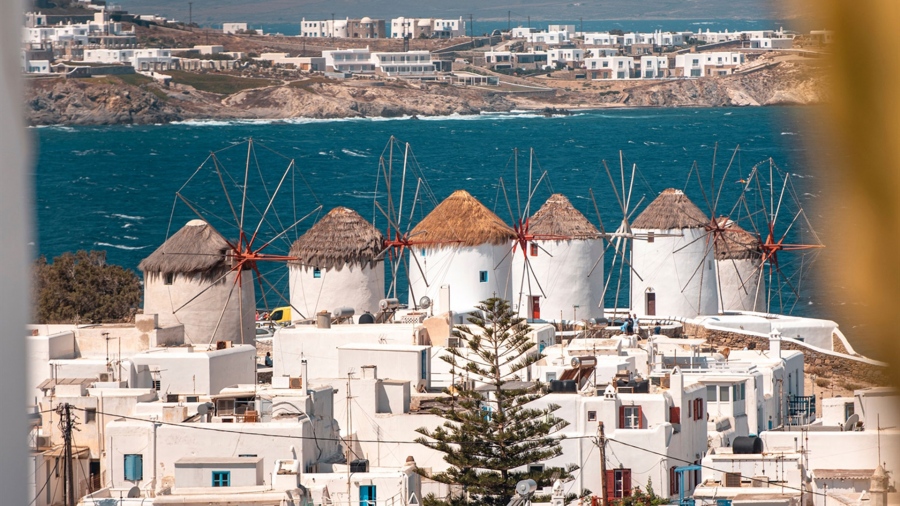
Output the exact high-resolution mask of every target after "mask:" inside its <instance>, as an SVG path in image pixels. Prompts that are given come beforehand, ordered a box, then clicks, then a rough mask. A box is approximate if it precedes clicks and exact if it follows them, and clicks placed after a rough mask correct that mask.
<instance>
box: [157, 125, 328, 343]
mask: <svg viewBox="0 0 900 506" xmlns="http://www.w3.org/2000/svg"><path fill="white" fill-rule="evenodd" d="M259 148H262V149H261V150H260V149H259ZM260 151H261V152H260ZM282 164H284V165H282ZM229 166H232V167H236V169H235V170H232V171H229V168H228V167H229ZM279 166H282V167H283V168H280V167H279ZM297 178H299V179H301V180H303V181H305V178H304V176H303V175H302V172H301V171H300V170H299V169H298V168H297V166H296V164H295V162H294V160H293V159H290V158H288V157H285V156H283V155H280V154H278V153H277V152H275V151H274V150H271V149H270V148H268V147H266V146H264V145H261V144H259V143H258V142H256V141H254V140H253V139H248V140H247V141H246V142H243V143H235V144H232V145H230V146H228V147H226V148H223V149H220V150H218V151H215V152H212V153H210V155H209V156H208V157H207V159H206V160H205V161H204V162H203V163H201V164H200V166H199V167H198V168H197V169H196V170H195V171H194V172H193V173H192V174H191V176H190V177H189V178H188V179H187V181H186V182H185V183H184V184H183V185H182V186H181V187H180V188H179V190H178V191H177V192H176V194H175V197H174V203H173V206H172V213H171V216H170V220H169V225H168V231H167V234H166V235H167V238H166V241H165V242H164V243H163V245H162V246H160V248H159V249H157V250H156V251H155V252H154V253H152V254H151V255H150V256H149V257H147V258H146V259H144V261H143V262H142V263H141V265H142V270H144V272H145V273H146V274H147V275H148V276H149V278H150V279H149V281H148V283H150V284H155V283H157V282H158V281H157V280H156V278H157V277H159V276H160V275H163V274H164V276H163V277H164V278H165V280H164V281H165V285H172V286H171V287H168V289H167V290H166V291H165V293H167V295H165V296H163V295H160V293H162V292H160V293H157V292H156V291H153V290H148V291H147V297H145V306H146V305H149V306H150V308H146V307H145V309H149V310H154V312H157V313H159V314H162V319H164V320H166V321H167V322H170V323H179V322H182V321H183V323H184V328H185V333H186V336H187V340H188V342H193V343H194V344H201V343H203V342H205V343H207V344H211V343H212V342H213V341H214V340H217V339H223V338H227V339H235V340H240V342H242V343H246V342H248V341H249V342H251V343H252V340H251V339H252V338H251V336H248V335H246V332H247V330H249V328H250V327H252V320H253V318H252V316H249V315H252V314H253V313H254V312H255V307H256V306H257V301H256V297H255V295H254V292H255V291H254V286H255V284H256V283H258V284H259V288H260V294H261V296H262V298H263V304H264V305H266V306H268V301H267V300H266V292H267V289H266V287H265V285H266V283H267V282H268V281H267V280H266V279H265V275H264V274H263V272H262V271H261V270H260V269H259V264H261V263H263V262H268V263H272V264H273V265H284V264H285V263H286V262H288V261H290V260H293V257H291V256H290V255H289V254H288V249H289V248H290V244H291V242H290V240H291V237H290V235H292V234H296V232H297V227H298V226H300V225H301V224H302V223H303V222H304V221H305V220H307V219H309V218H310V217H311V216H313V215H314V214H316V213H317V212H318V211H319V210H321V205H318V206H315V205H314V204H311V209H302V210H300V209H298V208H297V207H296V206H295V205H294V204H295V203H296V202H297V198H296V186H295V183H296V180H297ZM306 188H308V185H306ZM304 193H305V191H304ZM304 196H305V197H306V198H305V199H301V201H303V202H311V203H316V204H317V203H318V198H317V197H316V196H315V195H314V194H313V193H312V192H311V190H310V192H309V194H305V195H304ZM305 206H306V204H304V207H305ZM298 211H300V212H298ZM184 214H187V215H188V216H189V217H192V218H194V220H192V221H191V222H189V223H188V226H186V227H183V228H182V229H180V230H178V231H177V232H175V233H174V234H170V232H171V231H172V230H173V226H174V225H175V224H176V223H177V222H178V221H180V220H182V219H184ZM301 215H302V217H300V216H301ZM210 247H214V248H215V250H216V251H215V252H214V253H212V252H210V251H205V249H209V248H210ZM179 258H180V260H179ZM204 258H206V260H203V259H204ZM154 273H155V274H154ZM245 276H246V277H247V278H248V279H244V277H245ZM268 283H269V284H270V285H272V286H273V287H274V285H273V284H272V283H270V282H268ZM236 288H237V290H235V289H236ZM275 288H276V290H277V287H275ZM236 292H237V294H238V295H236ZM163 297H167V298H168V301H163V300H162V298H163ZM235 297H237V300H234V298H235ZM245 298H246V299H249V300H246V301H245V300H244V299H245ZM148 299H149V300H148ZM156 299H159V300H156ZM211 305H217V307H211ZM213 313H218V315H219V316H218V317H217V318H216V319H215V321H214V322H213V321H212V320H210V319H209V318H208V317H204V316H202V315H203V314H213ZM235 313H236V314H235ZM227 315H230V316H227ZM226 316H227V317H226ZM170 320H171V321H170ZM235 322H237V323H235ZM234 325H237V329H234V328H232V327H233V326H234ZM245 327H247V328H245ZM232 333H233V334H232ZM232 335H233V336H234V337H232Z"/></svg>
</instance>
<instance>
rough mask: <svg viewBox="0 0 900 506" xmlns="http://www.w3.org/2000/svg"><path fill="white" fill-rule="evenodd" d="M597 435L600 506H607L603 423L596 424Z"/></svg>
mask: <svg viewBox="0 0 900 506" xmlns="http://www.w3.org/2000/svg"><path fill="white" fill-rule="evenodd" d="M597 433H598V438H597V442H598V443H599V446H600V506H607V504H606V498H607V497H608V495H607V487H609V483H606V436H605V435H604V434H603V421H601V422H600V423H599V424H597Z"/></svg>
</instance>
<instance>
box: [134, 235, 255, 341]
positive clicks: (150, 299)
mask: <svg viewBox="0 0 900 506" xmlns="http://www.w3.org/2000/svg"><path fill="white" fill-rule="evenodd" d="M231 250H232V249H231V246H230V245H229V244H228V241H226V240H225V238H224V237H222V236H221V235H220V234H219V233H218V232H217V231H216V230H215V229H214V228H213V227H211V226H209V224H207V223H206V222H205V221H203V220H191V221H189V222H188V223H187V225H185V226H184V227H183V228H182V229H181V230H179V231H178V232H176V233H175V234H173V235H172V237H169V239H168V240H166V242H164V243H163V244H162V245H161V246H160V247H159V248H157V249H156V251H154V252H153V253H151V254H150V256H148V257H147V258H145V259H144V260H142V261H141V263H140V265H139V268H140V269H141V271H143V273H144V313H145V314H156V315H158V320H159V325H160V326H161V327H169V326H173V325H184V341H185V343H189V344H209V343H215V342H216V341H232V342H234V343H243V344H254V343H255V341H254V339H255V337H256V332H255V330H254V327H255V326H256V323H255V319H256V298H255V296H254V288H253V283H254V280H253V273H252V272H251V271H249V270H243V271H241V273H240V275H241V279H240V281H237V282H236V279H235V278H236V276H237V275H238V273H237V271H234V272H229V271H230V270H231V262H230V260H229V256H228V254H229V253H230V252H231Z"/></svg>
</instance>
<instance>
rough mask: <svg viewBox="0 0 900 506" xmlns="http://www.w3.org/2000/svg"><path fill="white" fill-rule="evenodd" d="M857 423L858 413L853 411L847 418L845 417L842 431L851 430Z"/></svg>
mask: <svg viewBox="0 0 900 506" xmlns="http://www.w3.org/2000/svg"><path fill="white" fill-rule="evenodd" d="M858 423H859V415H858V414H856V413H853V414H852V415H850V417H849V418H847V421H846V422H844V427H843V430H844V432H847V431H851V430H853V429H854V428H855V427H856V424H858Z"/></svg>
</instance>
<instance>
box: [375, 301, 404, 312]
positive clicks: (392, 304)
mask: <svg viewBox="0 0 900 506" xmlns="http://www.w3.org/2000/svg"><path fill="white" fill-rule="evenodd" d="M378 307H379V308H381V310H382V311H387V310H389V309H397V308H398V307H400V300H399V299H381V300H380V301H379V302H378Z"/></svg>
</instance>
